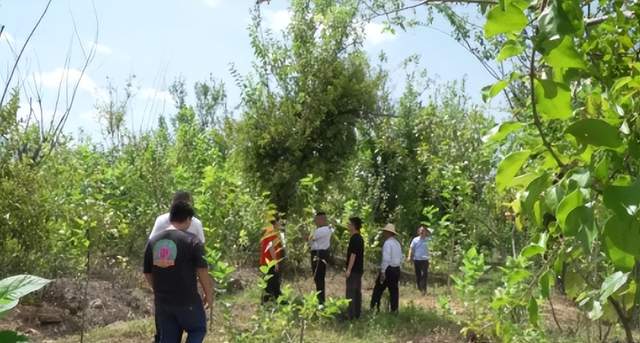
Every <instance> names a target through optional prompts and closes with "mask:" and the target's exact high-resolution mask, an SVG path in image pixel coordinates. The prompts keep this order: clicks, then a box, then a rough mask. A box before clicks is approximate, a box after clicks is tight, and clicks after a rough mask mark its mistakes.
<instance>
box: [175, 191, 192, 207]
mask: <svg viewBox="0 0 640 343" xmlns="http://www.w3.org/2000/svg"><path fill="white" fill-rule="evenodd" d="M179 201H182V202H186V203H189V204H190V203H192V202H193V197H191V193H189V192H187V191H182V190H180V191H177V192H175V193H173V200H172V201H171V203H172V204H175V203H177V202H179Z"/></svg>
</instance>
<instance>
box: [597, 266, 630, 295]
mask: <svg viewBox="0 0 640 343" xmlns="http://www.w3.org/2000/svg"><path fill="white" fill-rule="evenodd" d="M628 278H629V273H623V272H620V271H618V272H615V273H613V274H611V275H609V276H607V278H606V279H604V281H603V282H602V286H601V287H600V301H601V302H605V301H607V299H608V298H609V297H610V296H611V295H612V294H613V293H615V292H616V291H617V290H619V289H620V287H622V286H624V284H625V283H627V279H628Z"/></svg>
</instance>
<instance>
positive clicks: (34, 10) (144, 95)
mask: <svg viewBox="0 0 640 343" xmlns="http://www.w3.org/2000/svg"><path fill="white" fill-rule="evenodd" d="M45 4H46V1H45V0H0V24H3V25H5V31H4V34H3V37H2V38H0V81H1V82H2V84H3V85H4V83H5V82H6V79H7V76H8V74H9V70H10V67H11V65H12V62H13V60H14V54H15V52H16V50H18V49H19V47H20V46H21V45H22V42H24V40H25V39H26V37H27V36H28V34H29V31H30V30H31V28H32V26H33V24H34V23H35V21H36V20H37V17H38V15H39V13H40V12H41V11H42V9H43V8H44V6H45ZM253 4H254V1H253V0H181V1H177V0H173V1H169V0H135V1H131V0H128V1H127V0H95V1H93V2H92V1H88V0H53V2H52V5H51V7H50V10H49V12H48V14H47V15H46V17H45V18H44V19H43V22H42V24H41V26H40V28H39V29H38V31H37V32H36V34H35V35H34V38H33V39H32V41H31V43H30V44H29V46H28V48H27V49H26V51H25V54H24V57H23V60H22V62H21V63H20V65H19V70H18V77H16V78H15V79H19V80H23V82H22V83H21V84H19V86H20V87H21V88H22V89H23V93H27V94H29V95H30V96H31V98H32V99H33V98H35V96H34V94H36V89H37V90H38V92H39V93H40V94H41V95H42V99H43V104H42V108H43V110H42V112H43V113H44V116H45V117H47V116H51V115H52V113H53V112H54V108H55V100H56V94H57V92H56V89H57V88H58V85H59V84H60V80H61V79H63V80H64V81H63V84H66V82H67V81H66V80H69V81H73V80H75V79H77V77H78V75H79V74H80V72H79V71H80V69H81V67H82V60H83V52H82V47H81V45H80V43H79V42H82V46H83V47H84V48H85V49H88V48H90V47H91V46H92V45H93V44H96V45H95V48H96V56H95V58H94V60H93V62H92V63H91V64H90V65H89V67H88V68H87V71H86V73H85V75H84V77H83V79H82V82H81V83H80V87H79V90H78V94H77V98H76V101H75V104H74V106H73V109H72V111H71V115H70V117H69V122H68V123H67V127H66V130H67V131H68V132H78V129H79V128H83V130H84V131H85V132H86V133H87V134H89V135H91V136H93V137H95V138H96V139H99V137H100V125H99V124H98V118H97V114H96V110H95V104H96V102H98V101H100V99H104V98H105V97H106V90H105V86H106V85H107V79H106V78H107V77H109V78H110V79H111V80H112V82H113V83H114V84H115V85H117V86H122V85H124V83H125V81H126V79H127V77H128V76H129V75H131V74H135V75H136V78H135V89H136V96H135V98H134V100H133V102H132V103H131V105H130V108H129V111H128V114H127V118H126V120H127V125H128V127H129V128H131V129H134V130H140V129H144V128H147V127H149V126H151V125H155V123H156V118H157V117H158V115H160V114H170V113H172V112H174V107H173V103H172V100H171V97H170V95H169V93H168V92H167V87H168V86H169V85H170V84H171V82H172V81H173V80H174V79H175V78H176V77H178V76H181V77H183V78H184V79H185V80H186V82H187V85H188V89H189V90H191V86H192V84H193V82H195V81H199V80H205V79H207V78H208V76H209V74H212V75H213V76H214V77H215V78H217V79H221V80H223V81H224V82H225V83H226V85H227V91H228V93H229V101H230V106H231V107H233V106H234V105H236V104H237V103H238V101H239V91H238V89H237V88H236V86H235V84H234V82H233V79H232V77H231V75H230V72H229V66H230V64H231V63H233V64H234V65H235V66H236V68H237V69H238V70H239V71H240V72H241V73H242V74H246V73H248V72H249V71H250V68H251V62H252V60H253V54H252V51H251V48H250V46H249V39H248V35H247V30H246V28H247V26H248V24H249V9H250V8H252V7H253ZM94 6H95V12H94ZM287 7H288V1H285V0H272V1H271V2H270V4H265V5H263V6H262V13H263V16H264V18H265V24H266V26H267V27H270V28H272V29H273V30H276V31H278V30H281V29H285V28H286V24H287V22H288V18H289V12H288V11H287ZM94 13H95V14H94ZM74 21H75V23H76V27H77V36H76V34H75V33H74V24H73V23H74ZM434 27H436V28H437V29H441V30H444V31H449V28H448V27H447V25H446V24H445V23H444V22H443V21H442V20H436V22H435V23H434ZM96 28H97V40H95V36H96ZM382 29H383V25H381V24H380V23H372V24H369V25H367V27H366V30H365V31H366V34H367V41H366V43H365V48H366V51H367V52H368V53H369V55H370V56H371V59H372V60H375V59H376V56H377V55H378V53H379V52H380V51H381V50H384V51H385V53H386V54H387V55H388V57H389V62H388V67H389V69H390V70H391V71H392V72H393V74H392V75H393V76H394V77H393V85H394V87H395V91H396V93H399V92H400V91H401V89H402V85H403V81H402V75H403V73H402V72H401V71H400V69H399V63H400V62H401V61H402V60H403V59H404V58H406V57H407V56H409V55H411V54H419V55H421V65H422V67H425V68H426V69H427V70H428V72H429V75H430V77H432V78H435V79H436V80H439V81H447V80H458V79H461V78H463V77H466V79H467V89H468V92H469V94H470V95H471V96H472V98H473V99H474V101H476V102H478V103H480V89H481V88H482V87H483V86H485V85H487V84H490V83H492V82H494V80H493V79H492V78H491V76H490V75H489V74H488V73H487V72H486V71H485V70H484V69H483V68H482V67H481V66H480V64H479V63H478V62H477V61H476V60H475V59H474V58H473V57H472V56H471V55H470V54H469V53H468V52H467V51H466V50H464V49H463V48H462V47H461V46H460V45H459V44H458V43H457V42H455V41H454V40H453V39H451V38H450V37H448V36H446V35H444V34H443V33H441V32H438V31H437V30H434V29H428V28H417V29H413V30H410V31H408V32H401V31H399V32H397V34H396V35H393V34H391V33H388V32H382ZM78 36H79V39H78ZM69 52H70V54H69ZM68 55H69V56H70V58H69V63H68V64H67V65H65V60H66V59H67V56H68ZM24 80H27V81H26V82H25V81H24ZM70 84H71V83H70ZM14 85H16V84H14ZM62 95H63V96H62V97H61V98H62V101H61V103H64V102H65V101H64V98H65V97H64V92H63V94H62ZM21 103H22V105H23V106H22V107H23V109H22V111H23V112H22V113H23V114H24V113H25V112H24V111H26V109H27V108H28V104H29V101H28V96H23V99H22V100H21ZM498 105H499V103H498V102H497V101H496V102H495V103H494V104H493V107H492V108H495V107H498ZM58 107H59V108H60V107H61V105H59V106H58ZM489 111H490V110H489ZM59 112H60V110H59V109H58V113H59ZM489 114H490V113H489ZM58 115H59V114H58Z"/></svg>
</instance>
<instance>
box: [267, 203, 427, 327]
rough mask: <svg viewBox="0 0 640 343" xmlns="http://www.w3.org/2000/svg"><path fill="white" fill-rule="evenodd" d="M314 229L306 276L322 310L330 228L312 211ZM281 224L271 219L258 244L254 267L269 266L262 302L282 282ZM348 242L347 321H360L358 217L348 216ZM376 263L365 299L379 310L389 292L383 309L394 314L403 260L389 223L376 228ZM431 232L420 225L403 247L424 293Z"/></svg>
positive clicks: (361, 267)
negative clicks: (378, 251) (378, 254)
mask: <svg viewBox="0 0 640 343" xmlns="http://www.w3.org/2000/svg"><path fill="white" fill-rule="evenodd" d="M314 223H315V225H316V229H315V230H314V231H313V232H312V233H311V234H310V235H309V238H308V240H309V247H310V258H311V272H312V274H313V280H314V282H315V286H316V291H317V296H318V303H319V304H320V305H321V306H322V305H324V302H325V293H326V290H325V276H326V270H327V264H328V261H329V257H330V246H331V236H332V234H333V229H332V228H331V226H329V225H328V220H327V215H326V213H324V212H318V213H316V214H315V216H314ZM281 227H282V225H281V222H280V220H278V219H277V218H276V219H273V220H272V221H271V226H268V227H266V228H264V230H263V231H264V235H263V236H262V239H261V240H260V247H261V253H260V265H263V266H269V269H268V274H269V275H270V277H269V278H267V286H266V288H265V292H264V295H263V298H262V301H263V303H264V302H266V301H270V300H276V299H278V297H279V296H280V294H281V292H280V284H281V280H282V276H281V268H280V263H281V262H282V261H283V259H284V245H283V236H282V233H281V232H280V229H281ZM348 228H349V233H350V234H351V236H350V238H349V244H348V246H347V253H346V265H345V268H346V271H345V279H346V287H345V289H346V290H345V294H346V298H347V299H348V300H349V308H348V311H347V314H346V315H347V318H349V319H356V318H359V317H360V313H361V308H362V276H363V274H364V239H363V238H362V235H360V229H361V228H362V219H360V218H359V217H351V218H349V224H348ZM382 236H383V240H384V242H383V245H382V262H381V264H380V269H379V270H378V275H377V278H376V281H375V285H374V288H373V294H372V295H371V305H370V307H371V309H372V310H376V311H380V302H381V298H382V294H383V293H384V291H385V290H387V289H388V290H389V295H390V301H389V309H390V311H391V312H397V311H398V305H399V300H400V294H399V287H398V283H399V280H400V267H401V265H402V262H403V254H402V247H401V245H400V242H399V241H398V239H397V236H398V232H397V231H396V228H395V226H394V225H393V224H387V225H386V226H385V227H384V228H382ZM430 236H431V230H430V229H429V228H428V227H426V226H420V227H419V228H418V236H417V237H415V238H414V239H413V240H412V241H411V244H410V246H409V252H408V254H407V260H408V261H413V262H414V269H415V272H416V285H417V287H418V289H419V290H420V291H421V292H422V293H423V294H426V291H427V276H428V273H429V248H428V243H429V240H430Z"/></svg>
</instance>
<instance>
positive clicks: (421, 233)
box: [418, 225, 427, 238]
mask: <svg viewBox="0 0 640 343" xmlns="http://www.w3.org/2000/svg"><path fill="white" fill-rule="evenodd" d="M418 236H420V237H422V238H424V237H426V236H427V229H426V228H425V227H424V225H420V227H419V228H418Z"/></svg>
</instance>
